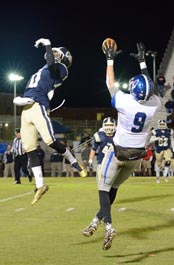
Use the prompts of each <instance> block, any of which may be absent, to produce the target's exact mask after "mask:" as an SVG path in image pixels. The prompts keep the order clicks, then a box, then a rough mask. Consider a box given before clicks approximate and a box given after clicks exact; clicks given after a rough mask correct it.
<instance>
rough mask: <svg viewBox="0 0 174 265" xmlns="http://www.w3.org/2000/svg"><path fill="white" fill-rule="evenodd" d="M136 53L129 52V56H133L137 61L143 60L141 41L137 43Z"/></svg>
mask: <svg viewBox="0 0 174 265" xmlns="http://www.w3.org/2000/svg"><path fill="white" fill-rule="evenodd" d="M137 50H138V53H137V54H136V53H130V56H132V57H134V58H135V59H136V60H137V61H138V62H143V61H145V46H144V44H143V43H142V42H139V43H137Z"/></svg>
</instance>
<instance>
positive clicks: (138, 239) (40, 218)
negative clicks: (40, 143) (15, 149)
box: [0, 177, 174, 265]
mask: <svg viewBox="0 0 174 265" xmlns="http://www.w3.org/2000/svg"><path fill="white" fill-rule="evenodd" d="M45 183H46V184H48V185H49V187H50V189H49V191H48V192H47V193H46V194H45V195H44V196H43V197H42V198H41V200H40V201H39V202H38V203H37V204H36V205H35V206H31V201H32V198H33V195H34V193H33V190H34V188H35V185H34V183H29V182H28V179H27V178H22V185H13V180H12V179H11V178H7V179H4V178H0V265H13V264H14V265H25V264H26V265H40V264H42V265H116V264H134V265H136V264H142V265H143V264H147V265H152V264H153V265H173V264H174V177H170V178H169V182H168V183H165V182H164V180H163V179H162V178H161V182H160V184H156V181H155V178H154V177H130V178H129V179H128V180H127V181H126V182H125V183H124V184H123V185H122V186H121V187H120V189H119V191H118V195H117V199H116V201H115V203H114V204H113V206H112V218H113V227H114V228H116V230H117V231H118V236H117V237H116V238H115V239H114V240H113V243H112V247H111V249H109V250H107V251H103V249H102V243H103V239H104V229H103V225H101V226H100V227H99V229H98V231H96V233H95V234H94V235H93V236H92V237H90V238H87V237H84V236H83V235H82V230H83V229H84V228H85V227H86V226H87V225H88V224H89V222H90V221H91V219H92V218H93V217H94V215H95V213H96V211H97V209H98V192H97V185H96V180H95V178H93V177H90V178H89V177H88V178H79V177H74V178H65V177H62V178H51V177H50V178H49V177H48V178H46V177H45Z"/></svg>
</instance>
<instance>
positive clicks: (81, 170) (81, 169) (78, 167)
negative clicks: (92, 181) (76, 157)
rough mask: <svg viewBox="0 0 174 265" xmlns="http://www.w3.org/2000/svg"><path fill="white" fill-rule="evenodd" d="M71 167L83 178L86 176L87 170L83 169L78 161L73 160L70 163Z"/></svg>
mask: <svg viewBox="0 0 174 265" xmlns="http://www.w3.org/2000/svg"><path fill="white" fill-rule="evenodd" d="M72 167H74V168H75V169H77V171H78V173H79V175H80V177H82V178H85V177H86V176H87V170H85V169H84V168H83V167H82V166H81V165H79V163H77V162H75V163H73V164H72Z"/></svg>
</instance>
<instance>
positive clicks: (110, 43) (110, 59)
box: [102, 38, 122, 97]
mask: <svg viewBox="0 0 174 265" xmlns="http://www.w3.org/2000/svg"><path fill="white" fill-rule="evenodd" d="M102 50H103V53H104V54H105V56H106V63H107V66H106V85H107V87H108V90H109V92H110V95H111V97H112V96H113V95H114V94H115V93H116V91H117V88H116V87H115V86H114V83H115V73H114V59H115V57H116V56H117V55H118V54H120V53H121V52H122V51H121V50H120V51H117V43H116V41H115V40H114V39H112V38H107V39H105V40H104V41H103V44H102Z"/></svg>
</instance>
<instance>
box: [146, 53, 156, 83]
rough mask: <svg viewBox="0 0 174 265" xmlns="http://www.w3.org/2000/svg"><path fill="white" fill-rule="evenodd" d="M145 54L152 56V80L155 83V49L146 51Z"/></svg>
mask: <svg viewBox="0 0 174 265" xmlns="http://www.w3.org/2000/svg"><path fill="white" fill-rule="evenodd" d="M146 56H151V57H152V58H153V82H154V84H155V81H156V56H157V52H156V51H147V52H146Z"/></svg>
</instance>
